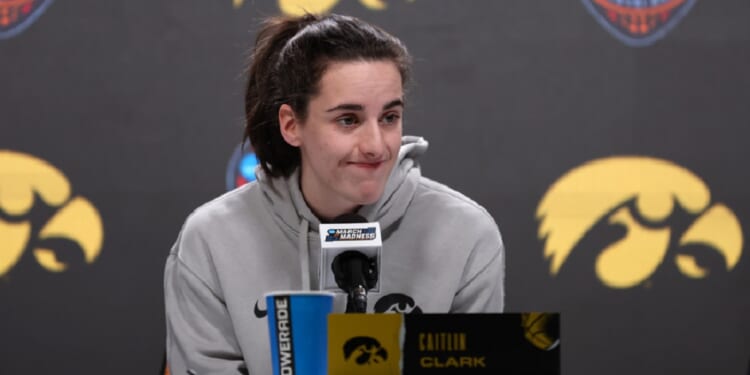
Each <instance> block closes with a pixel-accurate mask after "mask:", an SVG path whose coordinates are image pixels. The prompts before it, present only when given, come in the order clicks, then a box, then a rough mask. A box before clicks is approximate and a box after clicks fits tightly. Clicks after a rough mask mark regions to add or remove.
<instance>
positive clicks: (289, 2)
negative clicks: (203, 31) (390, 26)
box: [232, 0, 386, 16]
mask: <svg viewBox="0 0 750 375" xmlns="http://www.w3.org/2000/svg"><path fill="white" fill-rule="evenodd" d="M339 1H340V0H279V9H280V10H281V12H283V13H284V14H286V15H289V16H302V15H304V14H305V13H312V14H322V13H328V12H329V11H330V10H331V9H333V7H334V6H336V4H338V3H339ZM359 2H360V3H361V4H362V5H364V6H365V7H367V8H368V9H372V10H383V9H385V8H386V3H385V1H384V0H359ZM244 3H245V1H244V0H232V4H233V5H234V7H235V8H239V7H241V6H242V4H244Z"/></svg>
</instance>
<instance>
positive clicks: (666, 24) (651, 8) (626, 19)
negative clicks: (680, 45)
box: [582, 0, 696, 47]
mask: <svg viewBox="0 0 750 375" xmlns="http://www.w3.org/2000/svg"><path fill="white" fill-rule="evenodd" d="M582 1H583V4H584V5H585V6H586V9H588V11H589V12H590V13H591V14H592V15H593V16H594V18H596V20H597V21H598V22H599V23H600V24H601V25H602V26H604V28H606V29H607V30H608V31H609V32H610V33H611V34H612V35H614V36H615V37H616V38H617V39H619V40H620V41H622V42H623V43H625V44H627V45H629V46H632V47H643V46H648V45H650V44H653V43H654V42H656V41H657V40H659V39H661V38H663V37H664V36H665V35H667V33H669V31H670V30H672V28H674V27H675V26H676V25H677V24H678V23H679V22H680V20H681V19H682V18H683V17H685V15H687V13H688V12H689V11H690V8H692V7H693V5H694V4H695V1H696V0H642V1H625V0H582Z"/></svg>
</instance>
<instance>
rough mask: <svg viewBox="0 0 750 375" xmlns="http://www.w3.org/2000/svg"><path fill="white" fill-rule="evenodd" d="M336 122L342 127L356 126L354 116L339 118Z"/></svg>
mask: <svg viewBox="0 0 750 375" xmlns="http://www.w3.org/2000/svg"><path fill="white" fill-rule="evenodd" d="M336 122H337V123H338V124H339V125H342V126H352V125H356V124H357V118H356V117H354V116H344V117H339V118H338V119H337V120H336Z"/></svg>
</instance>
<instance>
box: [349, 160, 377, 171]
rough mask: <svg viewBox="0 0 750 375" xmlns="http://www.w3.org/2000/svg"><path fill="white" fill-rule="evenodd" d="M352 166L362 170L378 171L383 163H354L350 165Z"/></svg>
mask: <svg viewBox="0 0 750 375" xmlns="http://www.w3.org/2000/svg"><path fill="white" fill-rule="evenodd" d="M349 164H350V165H353V166H355V167H357V168H362V169H377V168H378V167H379V166H380V165H381V164H383V162H380V161H379V162H374V163H368V162H352V163H349Z"/></svg>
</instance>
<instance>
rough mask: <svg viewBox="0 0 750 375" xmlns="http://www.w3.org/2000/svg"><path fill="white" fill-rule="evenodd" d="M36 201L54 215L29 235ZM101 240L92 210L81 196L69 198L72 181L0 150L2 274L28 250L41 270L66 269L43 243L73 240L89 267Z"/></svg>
mask: <svg viewBox="0 0 750 375" xmlns="http://www.w3.org/2000/svg"><path fill="white" fill-rule="evenodd" d="M36 197H39V198H40V199H41V200H42V201H43V202H44V203H45V204H46V205H48V206H49V207H50V208H52V209H53V210H54V213H53V214H52V216H51V218H49V220H47V221H46V222H45V223H43V225H42V226H41V229H39V230H38V232H36V230H35V232H36V233H32V228H33V225H32V220H31V218H30V217H29V214H30V213H31V211H32V208H33V206H34V202H35V200H36ZM32 235H33V237H32ZM103 237H104V232H103V229H102V221H101V218H100V217H99V213H98V212H97V210H96V208H95V207H94V206H93V205H92V204H91V202H89V201H88V200H87V199H86V198H84V197H81V196H73V197H71V187H70V183H69V182H68V180H67V178H66V177H65V175H63V174H62V172H60V171H59V170H57V169H56V168H55V167H54V166H52V165H50V164H49V163H47V162H46V161H44V160H41V159H39V158H36V157H34V156H31V155H27V154H22V153H19V152H14V151H9V150H0V239H2V240H0V276H2V275H5V274H6V273H8V271H10V270H11V269H12V268H13V267H14V266H15V265H16V263H18V261H19V260H20V259H21V256H22V255H23V253H24V252H25V251H26V250H27V248H29V247H34V249H33V250H32V252H33V255H34V257H35V258H36V260H37V262H38V263H39V264H40V265H41V266H42V267H44V268H45V269H47V270H48V271H52V272H61V271H64V270H65V269H66V268H67V264H66V263H64V262H61V261H60V260H58V258H57V255H56V252H55V250H54V249H48V248H45V247H44V244H45V241H46V240H55V239H64V240H69V241H73V242H74V243H76V244H78V246H79V247H80V248H81V250H82V251H83V258H84V260H85V261H86V262H87V263H92V262H93V261H94V260H96V257H97V256H98V255H99V252H100V251H101V246H102V240H103ZM32 244H39V245H40V246H35V245H32ZM30 245H31V246H30Z"/></svg>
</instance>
